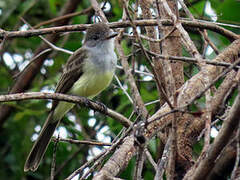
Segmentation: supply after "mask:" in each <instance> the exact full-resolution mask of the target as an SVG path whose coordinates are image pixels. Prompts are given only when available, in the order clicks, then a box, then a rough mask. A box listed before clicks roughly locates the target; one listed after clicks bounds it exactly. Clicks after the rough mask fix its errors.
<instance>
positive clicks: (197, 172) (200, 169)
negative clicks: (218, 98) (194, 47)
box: [184, 86, 240, 180]
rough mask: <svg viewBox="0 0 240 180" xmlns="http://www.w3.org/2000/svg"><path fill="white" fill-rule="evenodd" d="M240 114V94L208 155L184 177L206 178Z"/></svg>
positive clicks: (194, 179)
mask: <svg viewBox="0 0 240 180" xmlns="http://www.w3.org/2000/svg"><path fill="white" fill-rule="evenodd" d="M239 91H240V86H239ZM239 116H240V94H238V96H237V97H236V99H235V102H234V105H233V106H232V108H231V111H230V113H229V116H228V117H227V119H226V121H224V123H223V126H222V128H221V130H220V131H219V134H218V136H217V137H216V138H215V140H214V142H213V144H212V145H211V147H210V148H209V150H208V152H207V154H206V157H205V158H204V159H203V160H202V161H200V163H199V165H198V166H197V167H196V168H193V169H191V170H190V171H189V172H188V173H187V175H186V176H185V177H184V179H192V180H202V179H206V177H207V175H208V173H209V172H210V171H211V170H212V168H213V167H214V163H215V160H216V158H217V157H218V155H219V154H220V152H221V151H222V150H223V148H224V147H225V145H226V144H227V143H228V142H229V140H230V139H231V137H232V134H233V132H234V130H235V129H236V128H237V127H238V124H239Z"/></svg>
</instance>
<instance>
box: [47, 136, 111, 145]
mask: <svg viewBox="0 0 240 180" xmlns="http://www.w3.org/2000/svg"><path fill="white" fill-rule="evenodd" d="M52 140H53V141H62V142H68V143H71V144H77V145H79V144H87V145H94V146H111V145H112V143H104V142H97V141H83V140H76V139H66V138H52Z"/></svg>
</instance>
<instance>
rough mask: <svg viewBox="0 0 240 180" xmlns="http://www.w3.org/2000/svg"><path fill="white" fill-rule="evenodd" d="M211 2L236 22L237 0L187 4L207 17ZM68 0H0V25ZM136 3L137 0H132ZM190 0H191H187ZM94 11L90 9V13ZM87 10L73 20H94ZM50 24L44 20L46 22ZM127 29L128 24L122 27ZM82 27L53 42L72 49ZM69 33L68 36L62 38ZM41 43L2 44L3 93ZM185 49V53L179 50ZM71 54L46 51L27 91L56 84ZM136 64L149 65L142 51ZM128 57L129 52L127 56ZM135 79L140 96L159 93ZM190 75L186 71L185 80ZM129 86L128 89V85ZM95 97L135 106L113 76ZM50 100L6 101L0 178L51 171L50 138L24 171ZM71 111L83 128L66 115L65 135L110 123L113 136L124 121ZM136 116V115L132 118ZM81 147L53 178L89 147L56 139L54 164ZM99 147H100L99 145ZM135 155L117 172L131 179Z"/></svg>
mask: <svg viewBox="0 0 240 180" xmlns="http://www.w3.org/2000/svg"><path fill="white" fill-rule="evenodd" d="M119 2H120V1H118V0H112V1H111V2H110V3H111V7H112V8H111V9H110V11H109V12H107V13H106V15H107V18H108V20H109V22H114V21H119V20H120V19H121V17H122V9H123V8H122V7H121V3H119ZM207 2H209V3H210V4H211V7H212V9H213V10H214V11H215V13H216V15H217V17H218V21H220V22H224V23H234V24H238V25H240V13H239V10H240V5H239V1H235V0H223V1H222V0H210V1H204V0H198V1H196V0H195V1H194V3H193V4H192V5H191V6H190V7H189V9H190V10H191V12H192V13H193V15H194V16H195V17H196V18H199V19H207V20H211V19H210V17H209V15H207V14H206V12H205V13H204V8H205V6H206V3H207ZM65 3H66V0H36V1H32V0H2V1H0V12H1V13H0V27H1V28H2V29H4V30H9V31H12V30H19V29H21V28H22V27H23V26H24V23H23V22H22V21H21V20H20V19H19V18H20V17H23V18H24V19H25V20H26V21H27V22H28V23H29V24H31V25H36V24H38V23H40V22H43V21H46V20H49V19H52V18H54V17H56V16H58V15H59V13H60V11H61V9H62V8H63V7H64V5H65ZM130 3H135V1H130ZM188 3H189V4H191V1H188ZM88 7H90V3H89V1H87V0H83V1H81V3H79V5H78V9H77V11H81V10H83V9H86V8H88ZM91 16H93V14H92V15H91ZM91 16H87V15H82V16H77V17H74V18H72V20H71V23H72V24H86V23H93V22H92V19H91ZM50 26H51V25H48V26H44V27H50ZM226 28H228V29H230V30H232V31H234V32H235V33H239V31H240V28H229V27H226ZM126 32H127V29H126ZM83 35H84V34H83V32H74V33H70V34H66V33H65V34H63V35H62V36H61V38H60V40H59V41H58V42H57V44H55V45H56V46H60V47H63V48H65V49H68V50H71V51H74V50H76V49H77V48H79V47H80V46H81V45H82V38H83ZM66 36H68V37H66ZM191 37H192V38H193V39H194V41H195V43H196V45H197V46H198V47H199V49H202V46H203V42H202V40H201V38H200V36H199V35H198V34H194V32H191ZM209 37H210V39H211V40H212V41H213V42H214V43H215V44H216V46H217V47H218V48H219V49H220V50H222V49H224V48H225V47H226V46H227V45H229V43H230V42H229V41H228V40H226V39H225V38H224V37H222V36H221V35H218V34H216V33H213V32H209ZM65 38H67V41H65ZM41 43H42V40H41V39H40V38H39V37H31V38H14V39H7V40H6V42H5V46H4V51H3V52H4V53H2V54H1V56H0V84H1V85H0V93H1V94H7V93H8V91H9V89H10V88H11V87H12V85H13V84H14V77H13V75H14V74H16V73H18V72H19V71H20V69H19V68H20V67H21V66H22V64H23V63H26V61H29V60H30V57H29V54H30V55H31V54H32V53H33V52H34V50H35V49H36V48H37V47H38V46H39V45H40V44H41ZM122 44H123V47H124V51H125V53H126V54H129V53H131V52H132V50H133V49H132V46H131V41H130V40H129V39H127V38H126V39H124V40H123V42H122ZM6 53H8V54H9V55H10V56H11V57H12V59H13V65H14V66H15V67H14V68H11V67H10V66H9V65H8V64H7V63H6V61H4V60H3V57H5V56H6ZM183 54H184V55H187V54H186V52H185V51H183ZM16 55H17V56H18V57H19V56H20V57H22V61H21V62H18V61H17V59H16V58H14V57H15V56H16ZM68 57H69V55H67V54H64V53H62V52H54V53H52V54H51V56H50V57H49V59H48V61H49V62H50V64H51V63H52V65H48V64H47V63H45V64H44V65H43V67H42V71H41V72H39V73H38V75H37V77H36V78H35V79H34V81H33V82H32V84H31V86H30V88H29V90H28V91H30V92H31V91H36V92H37V91H42V90H43V89H48V90H54V87H55V85H56V83H57V81H58V78H59V75H60V73H61V67H62V66H63V65H64V64H65V62H66V60H67V59H68ZM209 57H210V58H213V57H215V54H214V53H212V54H210V55H209ZM136 59H137V60H138V62H137V68H139V67H140V66H141V65H146V66H148V65H147V63H146V61H145V59H144V56H143V55H142V54H141V53H139V54H137V58H136ZM129 62H130V63H131V58H129ZM185 72H186V73H188V75H189V76H193V75H194V74H196V73H197V72H198V69H197V68H196V67H194V66H193V65H186V66H185ZM116 74H117V75H118V77H119V78H120V80H121V82H122V84H124V85H125V86H127V82H126V78H125V75H124V73H123V71H121V70H119V69H118V70H117V72H116ZM135 77H136V79H138V82H139V83H138V86H139V89H140V92H141V95H142V98H143V100H144V102H146V103H147V102H149V101H153V100H157V99H158V92H157V89H156V85H155V83H154V81H152V80H150V81H143V80H144V78H145V77H144V76H140V75H137V74H136V75H135ZM187 79H188V77H187V76H186V80H187ZM128 92H129V93H130V91H129V89H128ZM95 100H98V101H101V102H102V103H104V104H106V105H107V106H108V107H109V108H112V109H114V110H116V111H117V112H119V113H121V114H123V115H124V116H125V117H129V116H130V115H131V113H132V111H133V107H132V104H131V103H130V102H129V100H128V99H127V97H126V96H125V95H124V93H123V92H122V90H121V89H119V87H118V84H117V82H116V81H115V80H114V81H113V83H112V84H111V86H110V87H109V88H108V89H107V90H105V91H104V92H103V93H102V94H101V95H99V96H98V97H97V98H95ZM49 102H50V101H47V100H31V101H22V102H14V103H7V104H8V105H10V106H12V107H14V111H13V112H12V113H11V115H10V116H9V117H8V120H7V121H6V122H5V123H4V125H3V126H2V127H1V131H0V157H1V160H0V177H1V178H0V179H11V180H15V179H16V180H17V179H47V178H48V177H49V176H50V167H51V159H52V149H53V144H52V143H51V144H50V146H49V148H48V151H47V153H46V155H45V158H44V159H43V161H42V164H41V165H40V167H39V169H38V170H37V171H36V172H34V173H31V172H29V173H24V172H23V165H24V162H25V160H26V157H27V154H28V153H29V151H30V149H31V146H32V141H31V137H33V134H36V133H37V132H36V130H35V129H36V126H37V125H42V124H43V122H44V120H45V118H46V117H47V114H48V110H49V108H47V104H49ZM199 103H204V101H203V100H199ZM147 108H148V110H149V112H150V113H154V112H155V111H156V109H158V104H153V105H150V106H148V107H147ZM73 113H76V114H77V119H78V120H77V122H78V123H79V124H80V126H81V128H82V131H78V130H76V128H75V123H73V122H72V121H70V120H69V116H66V117H65V118H64V120H63V122H62V124H61V126H64V127H65V128H66V130H67V132H68V137H69V138H74V139H79V140H83V139H86V138H91V139H96V135H97V133H98V132H99V131H100V130H101V129H102V128H103V127H106V126H107V127H108V128H109V129H108V130H107V131H105V132H104V133H105V134H106V136H108V137H110V138H111V139H113V138H114V137H115V136H116V135H117V134H118V133H119V132H120V131H121V129H122V126H121V125H120V124H119V123H118V122H116V121H114V120H113V119H111V118H108V117H105V116H104V115H101V114H99V113H95V115H94V116H92V115H91V114H90V113H89V110H88V109H86V108H79V107H76V108H75V109H74V111H73ZM90 118H95V119H96V123H95V124H94V126H89V123H88V120H89V119H90ZM132 119H134V117H133V118H132ZM157 143H158V142H157V141H156V140H152V142H151V143H150V145H149V146H150V150H151V152H152V154H153V157H154V158H156V156H157V152H156V146H157ZM201 147H202V144H201V143H199V144H198V145H197V146H196V153H199V148H201ZM79 148H80V149H81V150H80V152H79V153H78V155H77V156H76V157H75V158H73V159H72V160H71V161H70V162H69V163H68V164H67V165H66V166H65V167H64V169H63V170H62V171H61V173H59V175H58V176H57V179H64V178H66V177H67V176H68V175H69V174H70V173H71V172H73V171H74V170H75V169H76V168H78V167H80V166H81V164H83V163H84V162H86V161H87V157H88V155H89V153H90V149H91V148H92V147H89V146H76V145H71V144H68V143H62V142H61V143H59V145H58V150H57V168H58V167H59V166H60V165H61V164H62V163H63V162H65V161H66V159H68V158H69V157H71V155H72V154H73V153H74V152H76V151H78V150H79ZM99 149H101V148H99ZM134 162H135V159H134V158H133V159H132V160H131V162H130V163H129V164H128V167H127V168H126V170H125V171H124V172H122V174H121V177H122V178H124V179H131V177H132V174H133V170H134V167H135V163H134ZM145 166H146V167H145V168H144V179H153V175H154V173H153V172H154V170H153V168H152V166H150V165H148V164H146V165H145Z"/></svg>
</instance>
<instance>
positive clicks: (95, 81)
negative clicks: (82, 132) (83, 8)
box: [24, 22, 117, 172]
mask: <svg viewBox="0 0 240 180" xmlns="http://www.w3.org/2000/svg"><path fill="white" fill-rule="evenodd" d="M115 36H117V33H116V32H114V31H113V30H111V29H110V28H109V27H108V25H107V24H105V23H103V22H100V23H95V24H92V25H90V26H89V28H87V31H86V35H85V38H84V42H83V45H82V47H81V48H79V49H77V50H76V51H75V52H74V53H73V54H72V55H71V56H70V57H69V59H68V60H67V62H66V64H65V66H64V68H63V72H62V74H61V76H60V80H59V82H58V83H57V86H56V89H55V92H56V93H65V94H70V95H77V96H83V97H87V98H90V99H91V98H93V97H95V96H97V95H98V94H99V93H101V92H102V91H103V90H104V89H106V88H107V87H108V86H109V84H110V83H111V81H112V79H113V75H114V73H115V68H116V64H117V56H116V54H115V52H114V37H115ZM74 105H75V104H74V103H69V102H63V101H56V100H54V101H53V102H52V108H51V110H50V112H49V115H48V117H47V119H46V121H45V123H44V125H43V127H42V129H41V131H40V134H39V136H38V138H37V140H36V141H35V143H34V145H33V147H32V149H31V151H30V153H29V155H28V157H27V159H26V162H25V165H24V171H25V172H27V171H36V170H37V168H38V167H39V164H40V162H41V160H42V158H43V156H44V154H45V152H46V150H47V147H48V145H49V143H50V140H51V137H52V135H53V133H54V131H55V129H56V128H57V126H58V125H59V123H60V121H61V119H62V118H63V116H64V115H65V114H66V113H67V112H68V111H69V110H70V109H72V108H73V106H74Z"/></svg>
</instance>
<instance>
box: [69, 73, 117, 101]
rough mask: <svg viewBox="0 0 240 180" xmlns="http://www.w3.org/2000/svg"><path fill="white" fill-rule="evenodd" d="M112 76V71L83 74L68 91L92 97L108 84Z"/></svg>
mask: <svg viewBox="0 0 240 180" xmlns="http://www.w3.org/2000/svg"><path fill="white" fill-rule="evenodd" d="M112 77H113V72H105V73H96V72H95V73H91V74H83V75H82V76H81V77H80V79H79V80H78V81H77V82H76V83H75V84H74V85H73V87H72V88H71V90H70V92H69V93H70V94H74V95H78V96H84V97H88V98H93V97H94V96H96V95H98V94H99V93H100V92H102V91H103V90H104V89H105V88H106V87H108V86H109V84H110V82H111V81H112Z"/></svg>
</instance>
